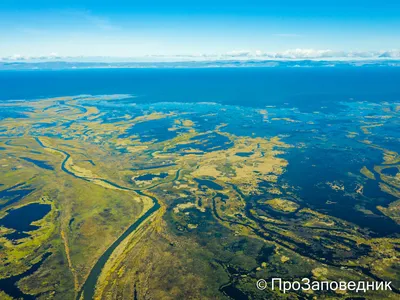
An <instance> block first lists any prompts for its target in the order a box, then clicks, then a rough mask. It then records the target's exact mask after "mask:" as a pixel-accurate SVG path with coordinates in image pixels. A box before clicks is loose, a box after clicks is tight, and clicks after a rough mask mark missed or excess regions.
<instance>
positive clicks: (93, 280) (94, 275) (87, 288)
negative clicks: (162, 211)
mask: <svg viewBox="0 0 400 300" xmlns="http://www.w3.org/2000/svg"><path fill="white" fill-rule="evenodd" d="M35 140H36V141H37V143H38V144H39V145H40V146H41V147H43V148H48V149H51V150H53V151H57V152H59V153H61V154H63V155H64V156H65V158H64V160H63V161H62V163H61V170H62V171H64V172H65V173H67V174H69V175H72V176H74V177H75V178H78V179H82V180H85V181H89V182H90V181H91V178H86V177H83V176H79V175H76V174H74V173H73V172H72V171H70V170H68V169H67V168H66V167H65V165H66V163H67V161H68V159H69V158H70V157H71V156H70V154H69V153H67V152H65V151H63V150H60V149H56V148H52V147H48V146H46V145H44V144H43V142H42V141H41V140H40V139H39V138H35ZM180 172H181V169H179V170H178V171H177V172H176V175H175V177H174V178H173V179H172V180H170V181H168V182H171V181H174V180H177V179H179V175H180ZM96 180H100V181H103V182H105V183H107V184H109V185H112V186H114V187H116V188H118V189H120V190H125V191H131V192H133V193H135V194H139V195H141V196H145V197H148V198H150V199H151V200H152V201H153V206H152V207H151V208H150V209H149V210H148V211H147V212H145V213H144V214H143V215H142V216H141V217H140V218H139V219H137V220H136V221H135V222H134V223H132V224H131V225H130V226H129V227H128V228H127V229H126V230H125V231H124V232H123V233H122V234H121V235H120V236H119V238H118V239H116V240H115V241H114V242H113V243H112V244H111V246H110V247H108V248H107V250H106V251H105V252H104V253H103V254H102V255H101V256H100V258H99V259H98V260H97V262H96V263H95V265H94V266H93V268H92V269H91V271H90V273H89V275H88V277H87V278H86V281H85V283H84V284H83V286H82V288H81V290H80V291H79V292H78V295H77V298H76V299H81V297H82V296H83V299H85V300H90V299H93V296H94V293H95V289H96V284H97V280H98V278H99V276H100V274H101V271H102V270H103V267H104V266H105V264H106V263H107V261H108V259H109V258H110V256H111V254H112V253H113V252H114V250H115V249H116V248H117V247H118V246H119V244H120V243H121V242H122V241H123V240H125V239H126V238H127V237H128V236H129V235H130V234H131V233H132V232H133V231H135V230H136V229H137V228H138V227H139V226H140V225H141V224H142V223H143V222H144V221H146V220H147V219H148V218H149V217H150V216H151V215H152V214H153V213H155V212H156V211H157V210H158V209H159V208H160V204H159V202H158V200H157V198H156V197H154V196H151V195H147V194H145V193H144V192H143V191H142V190H149V189H152V188H154V187H156V186H158V185H160V184H165V183H167V182H160V183H157V184H154V185H151V186H149V187H147V188H143V189H132V188H129V187H123V186H120V185H118V184H116V183H113V182H111V181H109V180H106V179H101V178H96Z"/></svg>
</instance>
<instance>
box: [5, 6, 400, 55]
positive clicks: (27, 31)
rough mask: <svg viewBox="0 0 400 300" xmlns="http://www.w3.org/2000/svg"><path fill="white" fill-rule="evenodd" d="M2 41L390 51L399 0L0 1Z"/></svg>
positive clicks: (119, 47) (8, 50) (71, 51)
mask: <svg viewBox="0 0 400 300" xmlns="http://www.w3.org/2000/svg"><path fill="white" fill-rule="evenodd" d="M278 2H279V3H278ZM0 43H1V44H0V45H1V47H0V57H5V56H13V55H16V54H18V55H22V56H42V55H49V54H57V55H61V56H80V55H81V56H115V57H118V56H120V57H135V56H145V55H167V56H168V55H171V56H173V55H180V54H190V55H198V54H208V55H212V54H221V53H242V51H245V52H246V51H250V52H251V53H264V52H268V53H282V52H284V51H287V50H290V49H307V51H308V52H307V53H312V51H314V50H315V51H318V50H327V49H329V50H331V51H333V52H335V51H345V52H350V51H353V52H354V51H358V52H363V51H378V50H393V49H400V1H398V0H397V1H394V0H386V1H370V0H364V1H359V0H353V1H351V0H347V1H344V0H336V1H332V0H325V1H322V0H320V1H307V0H303V1H295V0H287V1H277V0H275V1H268V0H264V1H258V0H256V1H253V0H247V1H243V0H241V1H237V0H230V1H225V0H222V1H219V0H213V1H211V0H203V1H177V0H170V1H158V0H153V1H151V0H147V1H145V0H143V1H135V0H131V1H117V0H114V1H88V0H86V1H85V0H81V1H77V0H69V1H55V0H52V1H46V0H36V1H22V0H1V2H0ZM297 51H298V52H299V51H300V50H297ZM300 52H301V51H300ZM243 53H244V52H243Z"/></svg>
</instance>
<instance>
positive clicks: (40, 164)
mask: <svg viewBox="0 0 400 300" xmlns="http://www.w3.org/2000/svg"><path fill="white" fill-rule="evenodd" d="M21 158H22V159H23V160H25V161H27V162H30V163H33V164H34V165H36V166H38V167H39V168H42V169H46V170H54V168H53V166H51V165H49V164H48V163H47V162H45V161H43V160H37V159H32V158H29V157H21Z"/></svg>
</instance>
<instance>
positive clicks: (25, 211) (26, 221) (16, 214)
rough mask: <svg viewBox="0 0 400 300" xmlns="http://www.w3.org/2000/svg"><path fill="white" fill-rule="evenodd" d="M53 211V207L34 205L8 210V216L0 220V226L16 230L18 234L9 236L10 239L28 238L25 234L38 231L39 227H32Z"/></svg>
mask: <svg viewBox="0 0 400 300" xmlns="http://www.w3.org/2000/svg"><path fill="white" fill-rule="evenodd" d="M50 210H51V205H49V204H40V203H32V204H28V205H25V206H22V207H19V208H16V209H10V210H8V211H7V212H8V214H7V215H5V216H4V217H3V218H2V219H0V225H1V226H4V227H6V228H10V229H15V231H16V232H14V233H12V234H9V235H8V238H14V239H19V238H23V237H26V236H27V235H26V234H25V233H24V232H28V231H32V230H36V229H38V228H39V227H38V226H36V225H31V223H32V222H35V221H38V220H40V219H42V218H43V217H44V216H46V215H47V214H48V213H49V212H50Z"/></svg>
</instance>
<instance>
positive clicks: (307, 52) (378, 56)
mask: <svg viewBox="0 0 400 300" xmlns="http://www.w3.org/2000/svg"><path fill="white" fill-rule="evenodd" d="M395 59H400V50H386V51H385V50H381V51H335V50H330V49H301V48H299V49H290V50H286V51H281V52H265V51H261V50H255V51H251V50H234V51H229V52H226V53H222V54H204V53H203V54H202V53H196V54H178V55H162V54H159V55H147V56H144V57H112V56H108V57H105V56H104V57H84V56H75V57H72V56H59V55H58V54H57V53H54V52H53V53H50V54H49V55H42V56H24V55H20V54H14V55H11V56H7V57H0V61H16V62H17V61H25V62H26V61H70V62H71V61H124V60H125V61H149V60H152V61H190V60H193V61H196V60H197V61H218V60H221V61H224V60H225V61H226V60H241V61H246V60H276V61H279V60H333V61H334V60H395Z"/></svg>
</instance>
